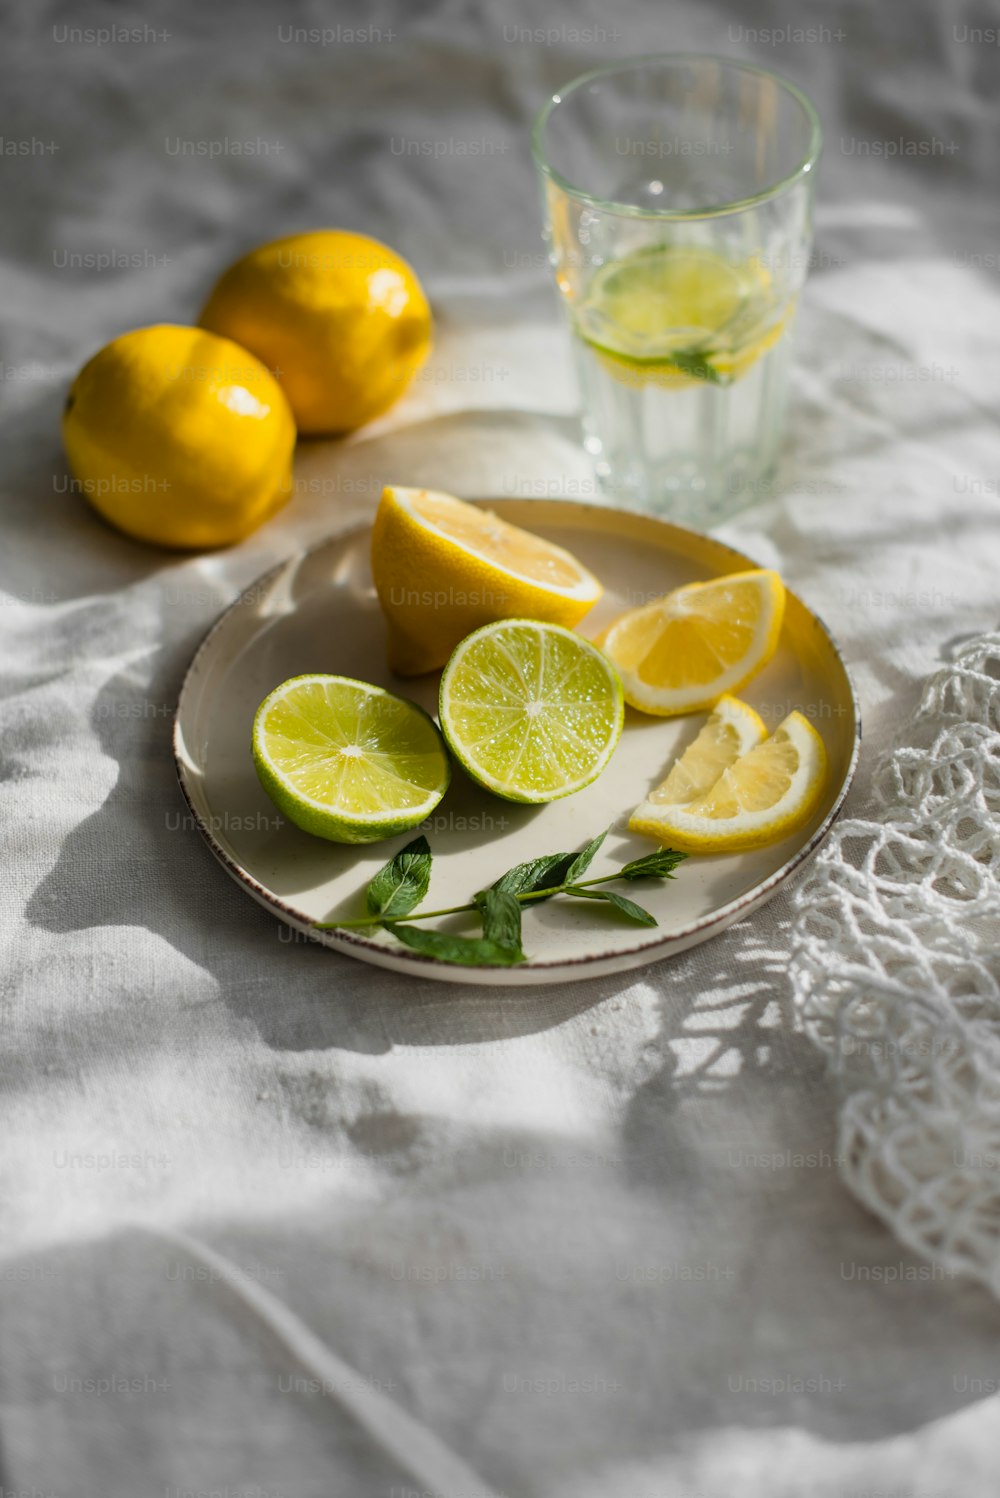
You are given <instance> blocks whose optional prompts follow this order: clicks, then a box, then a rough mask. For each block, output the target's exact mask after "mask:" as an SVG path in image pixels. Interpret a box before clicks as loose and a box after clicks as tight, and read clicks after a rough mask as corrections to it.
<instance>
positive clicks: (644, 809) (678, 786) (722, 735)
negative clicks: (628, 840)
mask: <svg viewBox="0 0 1000 1498" xmlns="http://www.w3.org/2000/svg"><path fill="white" fill-rule="evenodd" d="M766 738H767V729H766V728H765V727H764V723H763V721H762V720H761V718H759V717H758V715H757V714H756V713H755V712H754V710H753V708H752V707H749V706H748V705H747V703H745V702H741V701H740V699H739V698H738V697H720V698H719V701H718V702H717V703H716V704H715V707H714V709H713V710H712V712H711V713H710V714H709V717H708V722H707V723H706V724H705V725H704V727H703V728H702V730H701V732H700V733H699V734H698V737H697V738H696V739H695V741H694V743H693V744H690V745H689V746H688V748H687V749H685V751H684V753H683V754H682V755H681V757H680V759H679V760H677V762H676V763H675V764H674V766H673V768H672V769H671V771H670V774H669V775H668V776H667V778H666V780H664V781H663V783H662V784H661V785H658V786H657V787H656V789H655V790H653V791H650V793H649V796H648V798H647V799H646V800H645V801H644V802H643V803H642V805H641V806H637V807H636V809H635V811H634V812H633V813H632V815H631V817H630V818H629V823H628V825H629V828H630V830H631V831H632V832H648V833H649V835H650V836H651V837H657V836H658V821H657V819H658V818H659V817H661V816H662V815H663V812H664V811H665V810H666V809H667V808H669V807H673V806H686V805H688V804H689V803H690V802H692V801H697V800H698V799H699V798H700V797H702V796H704V794H705V793H706V791H709V790H711V788H712V786H713V785H715V783H716V781H717V780H718V778H719V776H720V775H721V774H722V772H723V770H728V769H729V767H730V765H733V764H735V763H736V761H737V760H738V759H740V758H741V757H742V756H743V755H744V754H747V753H749V751H750V750H751V749H754V748H756V746H757V745H758V744H762V743H763V742H764V740H765V739H766Z"/></svg>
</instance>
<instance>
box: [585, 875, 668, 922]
mask: <svg viewBox="0 0 1000 1498" xmlns="http://www.w3.org/2000/svg"><path fill="white" fill-rule="evenodd" d="M566 894H567V895H575V896H576V898H577V899H578V900H603V901H604V903H605V904H606V905H613V906H614V908H615V909H616V910H618V911H620V912H621V914H622V915H625V916H628V918H629V920H630V921H635V923H636V925H637V926H655V925H657V920H656V917H655V916H652V915H650V913H649V911H648V910H643V908H642V906H641V905H637V904H636V903H635V901H634V900H626V898H625V896H624V895H616V894H615V892H614V890H613V889H580V888H578V886H577V885H575V884H568V885H567V886H566Z"/></svg>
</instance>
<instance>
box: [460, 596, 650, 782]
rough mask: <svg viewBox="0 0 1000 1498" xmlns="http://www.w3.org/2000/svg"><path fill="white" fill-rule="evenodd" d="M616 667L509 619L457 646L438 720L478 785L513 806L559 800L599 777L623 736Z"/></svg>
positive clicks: (578, 645) (541, 627) (553, 631)
mask: <svg viewBox="0 0 1000 1498" xmlns="http://www.w3.org/2000/svg"><path fill="white" fill-rule="evenodd" d="M623 717H624V705H623V697H622V687H621V682H620V681H619V680H618V674H617V672H616V671H615V669H614V667H613V666H612V664H611V662H610V661H609V660H608V659H607V658H606V657H605V656H604V655H602V654H601V652H600V651H599V650H598V649H596V647H595V646H593V645H591V644H590V642H589V641H588V640H585V639H583V638H582V637H581V636H580V635H575V634H573V633H572V631H571V630H568V629H562V628H561V627H560V626H559V625H557V624H542V623H539V622H538V621H536V620H531V619H503V620H500V621H499V622H498V623H496V624H487V625H485V626H484V627H483V628H482V629H477V630H476V631H475V633H474V634H471V635H469V636H467V638H466V639H464V640H463V641H462V643H461V644H460V645H458V646H456V648H455V650H454V652H453V653H452V656H451V659H450V660H449V662H448V664H447V666H445V668H444V673H443V675H442V677H441V696H440V718H441V727H442V729H443V730H444V736H445V738H446V739H447V741H448V746H449V748H450V749H451V751H452V753H453V754H454V755H455V758H456V759H457V760H458V761H459V763H460V764H461V765H462V766H463V768H464V769H465V770H466V771H467V772H468V774H469V775H471V777H472V779H473V780H475V781H477V782H478V783H479V784H480V785H482V786H485V787H486V789H487V790H490V791H493V792H494V793H495V794H496V795H498V796H503V797H504V798H505V799H506V800H508V801H530V802H539V801H555V800H556V799H557V798H559V797H560V796H569V795H572V793H573V792H574V791H579V790H582V788H583V787H584V786H585V785H589V784H590V782H591V781H592V780H596V778H597V776H598V775H600V773H601V771H602V770H603V769H604V767H605V765H606V764H607V763H608V760H609V759H610V758H611V756H612V754H613V753H614V750H615V745H616V744H617V743H618V740H619V738H620V736H621V731H622V720H623Z"/></svg>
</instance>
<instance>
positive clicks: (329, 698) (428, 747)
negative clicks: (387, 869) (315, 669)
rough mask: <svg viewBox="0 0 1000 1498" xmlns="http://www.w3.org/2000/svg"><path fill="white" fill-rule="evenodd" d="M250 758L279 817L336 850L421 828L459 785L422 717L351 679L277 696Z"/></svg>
mask: <svg viewBox="0 0 1000 1498" xmlns="http://www.w3.org/2000/svg"><path fill="white" fill-rule="evenodd" d="M252 748H253V762H254V766H255V767H256V770H257V774H258V776H259V777H260V781H261V784H262V785H263V787H264V789H265V790H266V791H267V794H268V795H269V796H270V797H271V800H272V801H273V802H274V804H275V806H277V808H278V810H279V811H281V812H283V813H284V814H285V816H286V817H287V818H288V820H289V821H290V822H294V823H295V825H296V826H297V827H301V828H302V829H303V831H304V832H311V833H313V834H314V836H316V837H325V838H329V840H330V841H331V842H334V843H374V842H377V841H378V840H379V839H380V838H384V837H392V836H393V835H394V834H395V833H397V832H406V831H409V830H410V829H411V828H413V827H417V826H419V825H420V823H421V822H422V821H423V820H424V818H425V817H426V816H427V815H428V814H429V813H430V812H432V811H433V810H434V808H435V806H437V804H438V802H439V801H440V800H441V797H442V796H443V795H444V793H445V791H446V790H447V789H448V782H449V780H450V779H451V765H450V763H449V760H448V755H447V751H446V750H445V747H444V744H443V742H442V740H441V735H440V733H439V732H438V729H437V726H436V725H435V723H434V721H433V719H432V718H430V717H428V715H427V713H425V712H424V710H423V708H421V707H418V706H417V704H416V703H415V702H408V701H407V700H406V698H405V697H395V696H393V694H392V693H391V692H386V691H384V690H383V688H382V687H375V686H371V685H370V684H369V683H368V682H364V681H353V680H352V679H351V678H350V677H347V676H323V675H313V676H293V677H292V678H291V680H289V681H283V682H282V683H281V685H280V686H279V687H275V689H274V691H273V692H271V693H270V694H269V695H268V696H267V697H265V698H264V701H263V702H262V703H261V705H260V707H259V708H258V709H257V714H256V716H255V718H254V723H253V744H252Z"/></svg>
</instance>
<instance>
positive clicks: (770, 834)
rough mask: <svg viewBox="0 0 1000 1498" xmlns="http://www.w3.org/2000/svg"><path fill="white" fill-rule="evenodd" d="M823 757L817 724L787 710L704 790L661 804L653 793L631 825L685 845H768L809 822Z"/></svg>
mask: <svg viewBox="0 0 1000 1498" xmlns="http://www.w3.org/2000/svg"><path fill="white" fill-rule="evenodd" d="M692 747H693V746H692ZM689 752H690V751H689ZM826 765H827V759H826V748H825V746H824V744H823V740H822V739H821V738H820V736H819V734H818V733H817V732H816V730H815V728H813V726H812V724H811V723H810V722H809V720H808V719H807V718H804V717H803V715H802V714H801V713H798V712H794V713H789V715H788V717H787V718H786V719H785V720H784V722H783V723H781V724H780V725H779V727H778V728H776V729H775V731H774V733H773V734H772V735H771V737H770V738H769V739H765V740H764V741H763V743H759V744H757V745H756V746H755V747H754V748H752V749H750V750H749V751H748V753H746V754H744V755H742V756H741V757H740V758H739V759H737V760H735V761H734V762H733V764H731V765H730V766H729V768H728V769H726V770H723V772H722V774H721V775H720V776H719V778H718V780H716V782H715V784H714V785H712V786H711V787H710V788H709V789H708V790H707V791H703V792H702V793H701V794H700V795H698V796H696V797H694V798H693V799H691V800H688V801H685V802H684V803H683V804H677V803H675V804H660V805H656V804H655V803H654V802H653V800H652V798H651V799H650V800H649V801H646V802H645V803H644V804H643V805H642V806H641V807H639V809H638V810H637V811H636V812H635V814H634V815H633V817H632V819H631V821H630V822H629V826H630V827H631V828H632V829H633V830H634V831H637V832H644V833H647V834H648V835H649V836H650V837H655V838H656V839H657V840H658V841H660V842H662V843H664V844H669V846H670V847H672V848H677V849H678V850H680V851H683V852H685V853H737V852H741V851H744V850H745V849H747V848H762V847H766V846H767V845H768V844H769V843H776V842H778V841H779V840H780V839H781V838H784V837H787V836H788V835H789V833H791V832H795V831H796V830H797V829H798V828H799V827H802V826H803V825H804V824H805V823H806V822H808V820H809V818H810V817H811V816H812V815H813V813H814V812H815V810H816V808H817V806H818V804H819V801H820V797H821V796H822V793H823V787H824V785H825V784H826Z"/></svg>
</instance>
